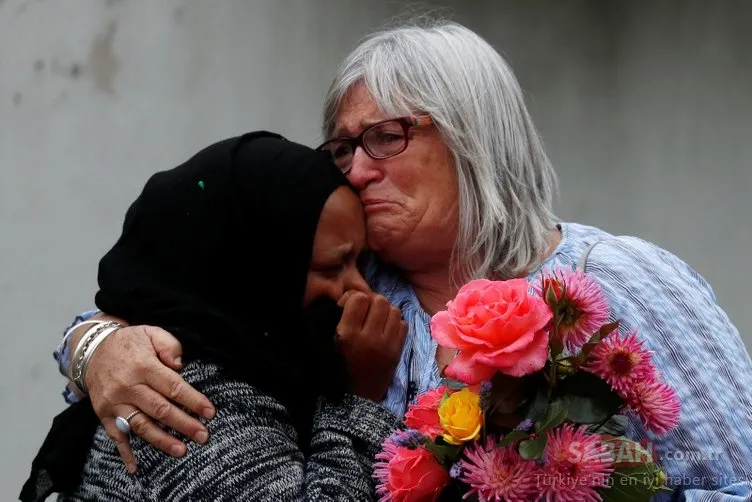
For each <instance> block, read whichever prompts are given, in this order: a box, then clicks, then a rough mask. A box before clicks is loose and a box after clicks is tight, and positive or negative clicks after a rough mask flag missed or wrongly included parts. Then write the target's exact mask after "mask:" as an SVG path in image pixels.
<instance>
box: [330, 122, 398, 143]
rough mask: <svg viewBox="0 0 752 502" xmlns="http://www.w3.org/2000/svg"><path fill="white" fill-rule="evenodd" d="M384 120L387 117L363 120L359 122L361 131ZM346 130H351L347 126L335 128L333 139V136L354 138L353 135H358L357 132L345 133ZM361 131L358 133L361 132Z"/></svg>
mask: <svg viewBox="0 0 752 502" xmlns="http://www.w3.org/2000/svg"><path fill="white" fill-rule="evenodd" d="M383 120H387V119H378V120H361V121H360V122H359V123H358V127H359V131H360V132H363V131H365V130H366V129H368V128H369V127H371V126H372V125H374V124H378V123H379V122H381V121H383ZM346 132H349V129H348V128H346V127H338V128H337V129H335V130H334V132H333V134H332V136H331V139H333V138H342V137H348V138H353V137H355V136H357V134H354V135H348V134H345V133H346ZM360 132H359V133H358V134H360Z"/></svg>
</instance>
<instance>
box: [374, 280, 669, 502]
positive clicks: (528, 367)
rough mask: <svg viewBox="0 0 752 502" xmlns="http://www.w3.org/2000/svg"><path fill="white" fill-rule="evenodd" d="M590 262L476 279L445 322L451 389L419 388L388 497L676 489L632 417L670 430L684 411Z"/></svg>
mask: <svg viewBox="0 0 752 502" xmlns="http://www.w3.org/2000/svg"><path fill="white" fill-rule="evenodd" d="M608 319H609V307H608V303H607V301H606V297H605V295H604V293H603V291H602V290H601V288H600V286H599V285H598V284H597V283H596V282H595V281H594V280H593V279H592V278H591V277H589V276H588V275H587V274H585V273H584V272H583V271H581V270H576V269H574V270H569V269H566V270H556V271H552V272H547V273H545V274H543V275H542V276H541V278H540V281H539V282H535V283H531V282H529V281H527V280H525V279H514V280H508V281H489V280H475V281H471V282H469V283H468V284H466V285H465V286H463V287H462V288H461V289H460V291H459V293H458V294H457V297H456V298H455V299H454V300H453V301H451V302H449V303H448V304H447V310H445V311H442V312H439V313H437V314H436V315H435V316H433V318H432V319H431V335H432V336H433V337H434V339H435V340H436V341H437V343H438V344H439V345H440V346H442V347H447V348H450V349H456V350H457V356H456V358H455V359H454V360H453V361H452V362H451V363H450V364H449V365H448V366H447V367H446V369H445V370H444V377H446V378H445V380H444V382H443V384H442V385H441V386H440V387H439V388H437V389H435V390H432V391H430V392H427V393H425V394H422V395H420V396H419V397H418V399H417V401H416V403H415V404H412V405H410V407H409V409H408V412H407V414H406V416H405V424H406V426H407V427H408V428H407V429H405V430H399V431H397V432H396V433H395V434H393V435H392V436H391V437H390V438H388V439H387V440H386V441H385V442H384V445H383V449H382V451H381V452H380V453H379V454H378V455H377V457H376V458H377V462H376V465H375V472H374V477H375V478H376V480H377V482H378V488H377V493H378V495H379V496H380V499H379V500H380V502H389V501H393V502H400V501H424V500H425V501H437V500H462V499H466V500H479V501H510V502H512V501H514V502H517V501H531V500H546V501H576V502H583V501H585V502H587V501H601V500H605V501H639V500H649V499H650V498H651V497H652V496H653V495H655V494H656V493H658V492H659V491H661V490H667V488H666V487H665V482H666V477H665V475H664V474H663V472H662V471H661V470H660V468H659V466H658V465H657V464H656V462H655V460H654V458H653V455H652V449H651V448H650V447H649V445H648V444H646V443H639V442H635V441H632V440H630V439H628V438H626V437H625V436H624V434H625V433H626V429H627V425H628V420H629V415H631V416H632V417H634V418H635V419H639V420H641V421H642V423H643V424H644V426H645V428H646V429H647V430H649V431H651V432H652V433H654V434H657V435H662V434H665V433H667V432H668V431H669V430H671V429H672V428H674V427H675V426H676V424H677V423H678V420H679V411H680V403H679V399H678V397H677V395H676V392H675V391H674V390H673V389H672V388H671V387H669V386H668V385H667V384H666V383H665V382H663V381H662V380H661V376H660V374H659V372H658V370H657V369H656V368H655V366H654V364H653V362H652V354H651V352H649V351H648V350H647V349H646V348H644V347H643V346H642V342H641V341H640V340H638V338H637V334H636V333H634V332H632V333H621V332H620V331H619V323H618V322H612V323H610V322H608Z"/></svg>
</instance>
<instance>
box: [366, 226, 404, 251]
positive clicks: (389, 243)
mask: <svg viewBox="0 0 752 502" xmlns="http://www.w3.org/2000/svg"><path fill="white" fill-rule="evenodd" d="M366 240H367V242H368V249H370V250H371V251H373V252H374V253H376V254H377V255H379V257H380V258H382V259H386V257H387V255H388V254H389V252H388V251H389V250H394V249H396V248H398V247H399V245H400V244H401V243H402V242H403V241H404V240H405V236H404V235H402V232H397V231H395V229H390V228H385V227H377V228H374V229H373V230H371V229H370V228H369V230H368V234H367V239H366Z"/></svg>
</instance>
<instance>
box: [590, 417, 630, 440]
mask: <svg viewBox="0 0 752 502" xmlns="http://www.w3.org/2000/svg"><path fill="white" fill-rule="evenodd" d="M628 426H629V418H627V417H626V415H614V416H613V417H611V418H609V419H608V420H606V422H605V423H601V424H600V425H598V426H596V425H592V426H590V428H589V429H588V432H591V433H598V434H608V435H610V436H623V435H624V434H626V432H627V427H628Z"/></svg>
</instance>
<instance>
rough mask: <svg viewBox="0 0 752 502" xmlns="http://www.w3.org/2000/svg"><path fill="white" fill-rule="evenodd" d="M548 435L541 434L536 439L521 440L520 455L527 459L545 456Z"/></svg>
mask: <svg viewBox="0 0 752 502" xmlns="http://www.w3.org/2000/svg"><path fill="white" fill-rule="evenodd" d="M547 440H548V436H546V435H545V434H541V435H540V436H538V437H536V438H535V439H525V440H524V441H521V442H520V456H521V457H522V458H524V459H525V460H537V459H539V458H541V457H542V456H543V450H545V449H546V441H547Z"/></svg>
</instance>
